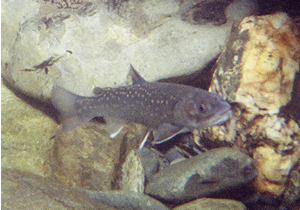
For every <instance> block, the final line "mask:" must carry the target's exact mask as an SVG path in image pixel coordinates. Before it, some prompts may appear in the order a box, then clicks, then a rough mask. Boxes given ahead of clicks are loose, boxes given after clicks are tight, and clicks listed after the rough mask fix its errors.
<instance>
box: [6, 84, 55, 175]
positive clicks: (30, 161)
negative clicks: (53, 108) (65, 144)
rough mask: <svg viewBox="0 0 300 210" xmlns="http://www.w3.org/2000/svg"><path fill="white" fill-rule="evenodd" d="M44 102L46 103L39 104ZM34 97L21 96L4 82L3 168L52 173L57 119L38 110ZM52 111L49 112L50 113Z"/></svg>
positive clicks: (44, 173) (35, 172) (41, 173)
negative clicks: (51, 164)
mask: <svg viewBox="0 0 300 210" xmlns="http://www.w3.org/2000/svg"><path fill="white" fill-rule="evenodd" d="M39 105H42V104H39ZM36 106H37V104H35V103H34V100H33V99H32V98H24V97H23V98H20V97H18V96H17V95H15V93H14V92H13V91H11V90H10V89H8V88H7V87H6V86H5V85H4V83H3V82H2V84H1V167H5V168H15V169H19V170H22V171H27V172H31V173H34V174H38V175H41V176H45V177H47V176H50V175H51V168H50V165H49V160H50V156H51V153H52V146H53V140H51V137H52V136H53V135H54V134H55V129H56V128H57V124H56V122H55V121H54V120H53V119H51V118H50V117H49V116H47V115H46V114H45V112H43V111H46V110H47V108H49V106H43V105H42V107H44V108H45V109H44V110H42V109H40V110H39V109H37V108H36ZM48 114H49V113H48Z"/></svg>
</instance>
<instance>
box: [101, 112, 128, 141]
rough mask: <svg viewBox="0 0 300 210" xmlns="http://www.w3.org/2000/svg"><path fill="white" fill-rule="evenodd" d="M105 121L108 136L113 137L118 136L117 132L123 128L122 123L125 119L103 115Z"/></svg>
mask: <svg viewBox="0 0 300 210" xmlns="http://www.w3.org/2000/svg"><path fill="white" fill-rule="evenodd" d="M104 119H105V122H106V125H107V128H106V129H107V131H108V133H109V134H110V135H109V137H110V138H112V139H114V138H115V137H117V136H118V134H119V133H120V132H121V131H122V130H123V128H124V124H126V121H124V120H120V119H115V118H111V117H105V118H104Z"/></svg>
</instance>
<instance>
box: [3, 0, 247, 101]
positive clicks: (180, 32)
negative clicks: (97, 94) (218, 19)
mask: <svg viewBox="0 0 300 210" xmlns="http://www.w3.org/2000/svg"><path fill="white" fill-rule="evenodd" d="M66 2H67V1H41V0H40V1H34V2H33V1H32V0H25V1H22V2H14V1H11V0H8V1H4V2H2V15H3V17H4V18H3V19H2V31H3V32H4V33H3V35H2V37H3V39H2V49H3V50H2V69H3V70H2V75H3V76H4V77H5V78H6V79H7V80H8V81H9V82H10V83H11V84H12V85H14V86H15V87H16V88H17V89H19V90H21V91H22V92H24V93H26V94H28V95H30V96H33V97H35V98H38V99H40V100H46V99H48V98H49V96H50V90H51V89H52V86H53V84H58V85H61V86H64V87H65V88H66V89H69V90H71V91H73V92H76V93H77V94H82V95H90V94H91V93H92V89H93V88H94V87H95V86H99V87H115V86H120V85H125V81H126V75H127V73H128V71H129V65H130V64H133V66H134V67H135V68H136V69H137V70H138V71H139V72H140V73H141V75H142V76H143V77H144V78H146V79H147V80H149V81H154V80H158V79H161V78H167V77H175V76H181V75H183V74H184V75H188V74H191V73H193V72H195V71H197V70H200V69H202V68H203V67H204V66H205V65H206V64H207V63H208V62H209V61H210V60H211V59H213V58H214V57H215V56H217V55H218V53H220V52H221V46H223V45H224V43H225V40H226V37H227V35H228V33H229V31H230V29H231V26H232V23H233V22H238V21H239V19H240V18H241V17H242V16H245V15H248V14H249V13H251V12H252V11H251V10H252V9H253V8H251V7H250V8H251V9H250V10H249V9H248V8H247V7H244V6H241V5H240V4H239V3H238V2H239V1H238V0H236V1H234V2H233V3H232V4H231V5H229V6H228V12H225V13H229V14H230V15H228V14H227V15H228V17H227V18H226V16H225V15H224V17H223V16H222V17H223V18H224V19H225V22H226V21H227V22H226V23H224V24H223V25H219V26H214V25H213V24H210V23H209V22H208V23H207V24H204V25H196V24H192V23H189V22H188V20H186V21H183V20H182V14H181V12H182V5H181V4H180V3H179V1H171V2H170V1H158V0H151V1H124V2H123V1H108V2H107V1H96V0H95V1H93V0H90V1H87V0H84V1H78V2H77V1H70V2H68V3H69V4H67V3H66ZM186 2H188V3H186ZM186 2H185V4H184V5H185V11H187V12H188V11H190V10H192V9H193V8H197V7H196V6H195V7H193V6H194V5H196V4H197V5H198V4H199V2H200V1H195V2H192V1H191V2H190V1H186ZM216 2H217V3H215V4H218V2H219V1H216ZM224 2H225V1H224ZM226 2H227V1H226ZM243 2H245V3H247V5H248V4H249V3H250V4H251V2H252V1H251V0H244V1H243ZM107 3H108V4H107ZM208 3H210V2H208ZM221 3H222V2H221ZM186 4H187V5H186ZM234 5H236V6H235V7H233V6H234ZM239 5H240V6H239ZM236 7H237V8H239V12H238V15H237V16H235V18H233V16H234V15H233V12H232V11H233V9H232V8H236ZM234 10H235V9H234ZM14 11H20V12H18V14H17V15H15V12H14ZM236 17H238V18H237V19H236ZM212 18H213V17H212Z"/></svg>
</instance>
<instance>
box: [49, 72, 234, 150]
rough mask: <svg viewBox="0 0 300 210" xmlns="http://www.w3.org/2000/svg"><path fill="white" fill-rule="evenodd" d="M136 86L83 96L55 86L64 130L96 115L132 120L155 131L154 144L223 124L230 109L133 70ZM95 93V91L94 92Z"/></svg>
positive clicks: (53, 97) (54, 99) (54, 96)
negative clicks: (146, 78) (146, 79)
mask: <svg viewBox="0 0 300 210" xmlns="http://www.w3.org/2000/svg"><path fill="white" fill-rule="evenodd" d="M130 74H131V76H132V81H133V84H132V85H129V86H123V87H117V88H110V89H101V88H96V89H95V90H96V95H95V96H92V97H84V96H79V95H76V94H74V93H72V92H69V91H67V90H65V89H64V88H62V87H59V86H54V87H53V89H52V92H51V101H52V104H53V105H54V107H55V108H56V109H57V110H58V111H59V112H60V119H61V122H62V131H63V132H64V133H69V132H71V131H72V130H74V129H75V128H76V127H78V126H80V125H81V124H83V123H84V122H87V121H89V120H91V119H92V118H94V117H96V116H101V117H105V116H108V117H113V118H117V119H121V120H126V121H132V122H136V123H140V124H143V125H145V126H147V127H148V128H149V129H150V130H155V131H156V132H155V137H154V142H153V143H154V144H159V143H162V142H164V141H167V140H169V139H171V138H172V137H174V136H175V135H177V134H179V133H184V132H189V131H191V130H193V129H195V128H206V127H210V126H213V125H216V124H221V123H223V122H225V121H226V120H228V119H229V117H230V116H231V114H232V112H231V106H230V105H229V103H227V102H226V101H225V100H223V99H222V98H221V97H220V96H219V95H217V94H215V93H211V92H208V91H205V90H202V89H199V88H195V87H190V86H186V85H180V84H173V83H163V82H147V81H145V80H144V79H143V78H142V77H141V76H140V75H139V74H138V73H137V72H136V71H135V70H134V69H133V68H131V70H130ZM95 90H94V92H95Z"/></svg>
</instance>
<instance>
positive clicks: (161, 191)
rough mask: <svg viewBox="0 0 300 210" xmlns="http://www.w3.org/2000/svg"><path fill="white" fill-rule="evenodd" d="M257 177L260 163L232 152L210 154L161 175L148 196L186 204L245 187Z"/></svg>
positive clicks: (175, 166) (154, 179) (237, 152)
mask: <svg viewBox="0 0 300 210" xmlns="http://www.w3.org/2000/svg"><path fill="white" fill-rule="evenodd" d="M256 176H257V168H256V163H255V162H254V161H253V159H252V158H250V157H249V156H248V155H246V154H244V153H242V152H240V151H238V150H235V149H231V148H219V149H212V150H209V151H207V152H205V153H203V154H201V155H198V156H195V157H192V158H190V159H188V160H184V161H181V162H179V163H175V164H172V165H170V166H169V167H167V168H165V169H164V170H162V171H160V172H159V173H157V174H156V175H155V176H154V177H153V179H152V180H151V181H150V182H149V183H148V185H147V186H146V189H145V192H146V194H149V195H151V196H153V197H155V198H157V199H159V200H164V201H167V202H174V203H183V202H187V201H190V200H193V199H196V198H201V197H206V196H210V195H213V194H216V193H220V192H221V191H223V190H228V189H231V188H236V187H241V186H243V185H244V184H246V183H249V182H251V181H252V180H253V179H254V178H255V177H256Z"/></svg>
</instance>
